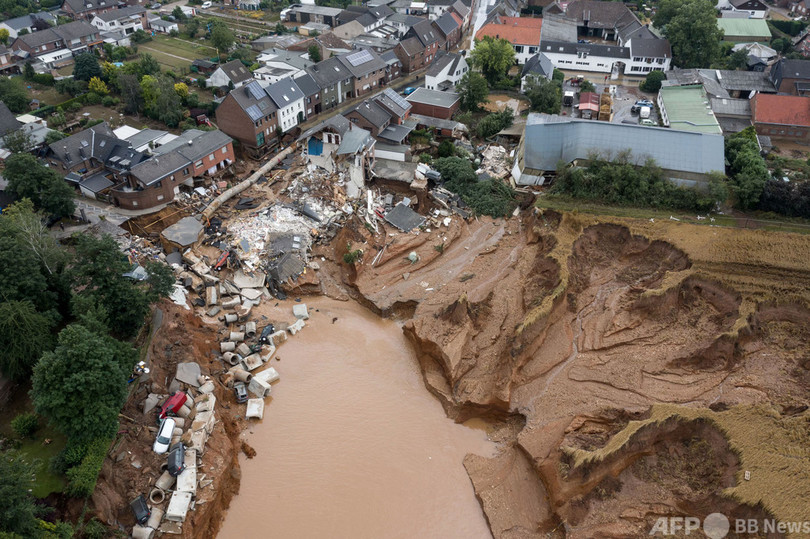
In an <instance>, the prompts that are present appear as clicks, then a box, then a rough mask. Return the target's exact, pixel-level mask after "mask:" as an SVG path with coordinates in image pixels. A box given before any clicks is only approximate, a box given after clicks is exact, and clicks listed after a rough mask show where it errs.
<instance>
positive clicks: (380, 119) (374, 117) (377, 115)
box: [347, 100, 391, 129]
mask: <svg viewBox="0 0 810 539" xmlns="http://www.w3.org/2000/svg"><path fill="white" fill-rule="evenodd" d="M351 112H357V113H358V114H359V115H360V116H362V117H363V118H365V119H366V120H367V121H368V122H369V123H370V124H371V125H373V126H375V127H376V128H377V129H381V128H382V126H383V125H385V124H386V123H388V122H390V121H391V115H390V114H389V113H388V112H387V111H386V110H385V109H384V108H383V107H381V106H380V105H379V104H377V103H376V102H375V101H373V100H366V101H363V102H362V103H359V104H358V105H357V106H356V107H354V108H353V109H351V110H350V111H349V113H351ZM347 114H348V113H347Z"/></svg>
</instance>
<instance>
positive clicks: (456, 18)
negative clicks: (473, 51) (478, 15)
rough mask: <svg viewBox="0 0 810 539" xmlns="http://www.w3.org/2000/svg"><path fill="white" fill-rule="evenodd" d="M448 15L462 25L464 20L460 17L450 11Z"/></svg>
mask: <svg viewBox="0 0 810 539" xmlns="http://www.w3.org/2000/svg"><path fill="white" fill-rule="evenodd" d="M450 15H451V16H452V17H453V19H455V21H456V22H457V23H458V25H459V26H460V27H462V28H463V27H464V21H462V20H461V17H459V16H458V15H456V14H455V13H452V12H451V13H450Z"/></svg>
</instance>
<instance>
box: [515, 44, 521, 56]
mask: <svg viewBox="0 0 810 539" xmlns="http://www.w3.org/2000/svg"><path fill="white" fill-rule="evenodd" d="M515 52H516V53H518V54H522V53H523V45H515Z"/></svg>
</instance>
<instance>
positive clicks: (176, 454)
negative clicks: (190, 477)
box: [166, 442, 186, 477]
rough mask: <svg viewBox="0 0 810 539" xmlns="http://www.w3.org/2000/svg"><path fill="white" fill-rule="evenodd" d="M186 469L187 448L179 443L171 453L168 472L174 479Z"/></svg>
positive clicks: (173, 447)
mask: <svg viewBox="0 0 810 539" xmlns="http://www.w3.org/2000/svg"><path fill="white" fill-rule="evenodd" d="M185 469H186V446H185V445H184V444H183V442H178V443H176V444H174V445H173V446H172V449H171V451H169V465H168V466H167V468H166V470H167V471H168V472H169V475H171V476H172V477H177V476H178V475H180V474H181V473H182V472H183V470H185Z"/></svg>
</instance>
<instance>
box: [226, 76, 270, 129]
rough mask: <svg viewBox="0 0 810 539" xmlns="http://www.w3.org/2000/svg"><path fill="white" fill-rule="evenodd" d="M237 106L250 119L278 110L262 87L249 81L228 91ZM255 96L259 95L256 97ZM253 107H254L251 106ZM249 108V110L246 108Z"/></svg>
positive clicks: (256, 118)
mask: <svg viewBox="0 0 810 539" xmlns="http://www.w3.org/2000/svg"><path fill="white" fill-rule="evenodd" d="M230 95H231V96H233V99H234V101H236V103H237V104H238V105H239V107H240V108H241V109H242V110H244V111H245V113H246V114H247V115H248V116H250V119H251V121H254V122H255V121H256V120H258V119H259V118H260V117H262V116H267V115H268V114H270V113H271V112H273V111H275V110H278V107H276V104H275V103H273V100H272V99H270V96H269V95H267V92H265V90H264V88H262V86H261V84H259V83H258V82H256V81H255V80H254V81H250V82H249V83H247V84H245V85H244V86H242V87H241V88H236V89H235V90H231V93H230ZM256 96H259V97H258V98H256ZM252 107H255V108H252ZM248 109H250V110H248Z"/></svg>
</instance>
